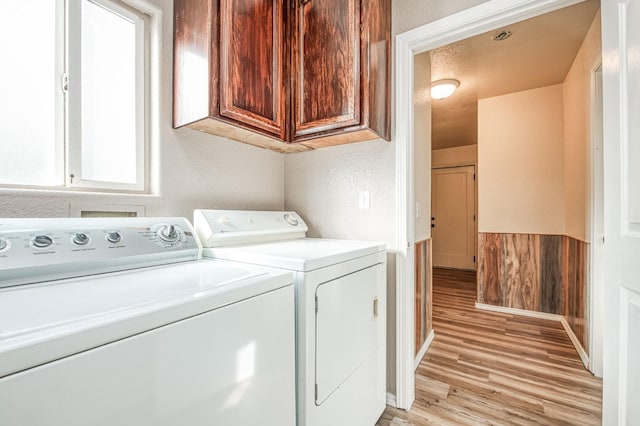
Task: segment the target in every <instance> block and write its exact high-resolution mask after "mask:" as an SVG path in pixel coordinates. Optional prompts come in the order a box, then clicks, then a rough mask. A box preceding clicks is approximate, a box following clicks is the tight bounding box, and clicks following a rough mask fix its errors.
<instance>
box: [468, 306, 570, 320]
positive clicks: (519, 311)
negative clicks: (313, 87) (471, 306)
mask: <svg viewBox="0 0 640 426" xmlns="http://www.w3.org/2000/svg"><path fill="white" fill-rule="evenodd" d="M476 308H478V309H482V310H484V311H493V312H501V313H503V314H513V315H523V316H525V317H533V318H541V319H548V320H551V321H560V319H562V315H557V314H549V313H546V312H537V311H529V310H526V309H517V308H507V307H504V306H495V305H487V304H485V303H478V302H476Z"/></svg>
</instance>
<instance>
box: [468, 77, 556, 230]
mask: <svg viewBox="0 0 640 426" xmlns="http://www.w3.org/2000/svg"><path fill="white" fill-rule="evenodd" d="M563 132H564V124H563V100H562V85H561V84H558V85H554V86H547V87H542V88H539V89H533V90H527V91H523V92H517V93H511V94H508V95H503V96H497V97H494V98H487V99H481V100H479V101H478V172H477V174H478V208H479V217H478V219H479V221H478V231H479V232H502V233H525V234H527V233H528V234H564V230H565V226H564V217H565V214H564V212H565V210H564V144H563V137H564V136H563V135H564V134H563Z"/></svg>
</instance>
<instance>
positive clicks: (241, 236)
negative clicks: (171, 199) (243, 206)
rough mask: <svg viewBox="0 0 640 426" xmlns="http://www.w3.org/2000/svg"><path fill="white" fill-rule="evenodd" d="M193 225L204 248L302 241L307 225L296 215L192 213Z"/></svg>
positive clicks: (276, 213) (239, 211)
mask: <svg viewBox="0 0 640 426" xmlns="http://www.w3.org/2000/svg"><path fill="white" fill-rule="evenodd" d="M193 224H194V226H195V228H196V232H197V233H198V237H199V238H200V241H201V242H202V245H203V246H204V247H221V246H229V245H237V244H251V243H253V244H255V243H260V242H267V241H279V240H290V239H294V238H304V237H305V236H306V233H307V230H308V228H307V225H306V224H305V223H304V221H303V220H302V218H301V217H300V216H299V215H298V214H297V213H296V212H281V211H254V210H196V211H195V212H194V213H193Z"/></svg>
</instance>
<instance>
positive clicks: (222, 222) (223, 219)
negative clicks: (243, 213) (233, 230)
mask: <svg viewBox="0 0 640 426" xmlns="http://www.w3.org/2000/svg"><path fill="white" fill-rule="evenodd" d="M229 222H231V221H230V220H229V218H228V217H226V216H222V217H221V218H220V219H218V223H219V224H220V225H228V224H229Z"/></svg>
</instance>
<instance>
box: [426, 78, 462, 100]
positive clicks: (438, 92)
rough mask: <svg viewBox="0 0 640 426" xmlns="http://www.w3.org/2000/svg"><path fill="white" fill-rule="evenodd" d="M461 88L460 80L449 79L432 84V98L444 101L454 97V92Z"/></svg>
mask: <svg viewBox="0 0 640 426" xmlns="http://www.w3.org/2000/svg"><path fill="white" fill-rule="evenodd" d="M458 86H460V82H459V81H458V80H454V79H452V78H447V79H444V80H438V81H434V82H433V83H431V97H432V98H433V99H444V98H448V97H449V96H451V95H453V92H455V91H456V89H457V88H458Z"/></svg>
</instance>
